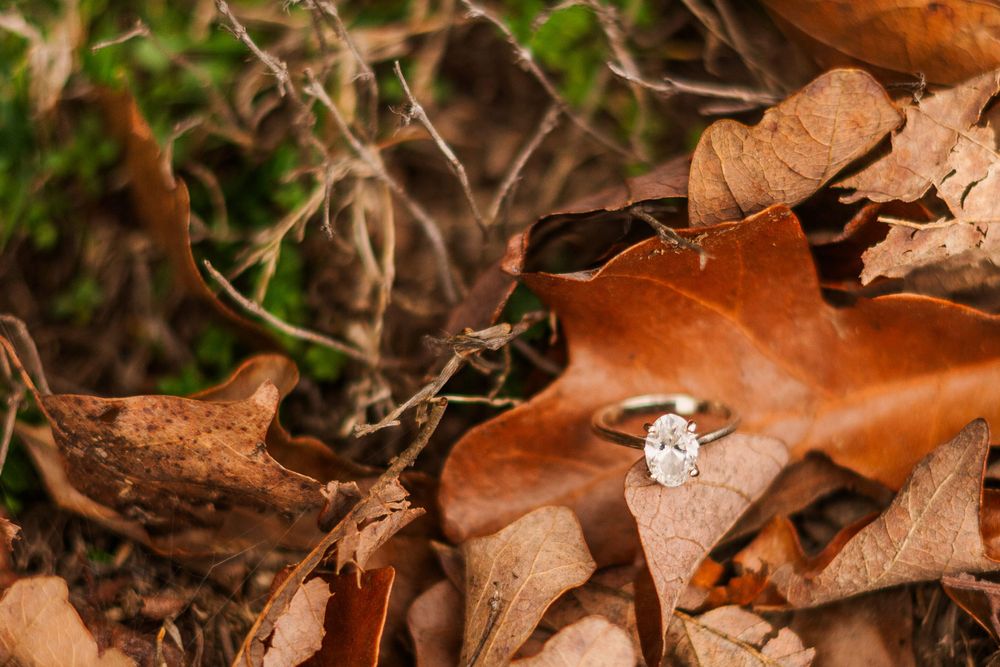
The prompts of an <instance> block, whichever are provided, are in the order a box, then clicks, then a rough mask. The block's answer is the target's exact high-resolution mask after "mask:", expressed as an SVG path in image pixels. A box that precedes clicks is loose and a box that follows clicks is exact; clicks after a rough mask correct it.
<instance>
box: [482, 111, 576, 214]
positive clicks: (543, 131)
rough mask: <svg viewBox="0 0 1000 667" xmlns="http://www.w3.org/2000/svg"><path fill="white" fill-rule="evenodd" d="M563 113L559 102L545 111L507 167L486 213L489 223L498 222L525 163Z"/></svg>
mask: <svg viewBox="0 0 1000 667" xmlns="http://www.w3.org/2000/svg"><path fill="white" fill-rule="evenodd" d="M562 113H563V110H562V108H561V107H560V106H559V105H558V104H553V105H552V106H550V107H549V110H548V111H546V112H545V116H544V117H543V118H542V122H541V123H539V125H538V128H537V129H536V130H535V132H534V134H532V135H531V138H530V139H529V140H528V143H526V144H525V145H524V147H523V148H521V150H520V151H518V153H517V155H516V156H515V157H514V161H513V162H511V165H510V168H508V169H507V174H506V175H505V176H504V177H503V181H502V182H501V183H500V187H499V188H497V192H496V194H495V195H494V196H493V201H492V202H490V208H489V211H488V212H487V214H486V215H487V216H488V217H487V224H488V225H490V226H492V225H493V224H495V223H496V221H497V218H498V217H499V216H500V207H501V206H503V202H504V200H505V199H506V198H507V195H509V194H510V191H511V189H512V188H513V187H514V184H515V183H516V182H517V179H518V178H520V176H521V171H522V170H523V169H524V165H526V164H527V163H528V160H530V159H531V156H532V155H533V154H534V153H535V151H536V150H538V147H539V146H540V145H541V144H542V141H544V140H545V137H547V136H548V135H549V133H550V132H551V131H552V130H554V129H555V127H556V124H557V123H558V122H559V116H561V115H562Z"/></svg>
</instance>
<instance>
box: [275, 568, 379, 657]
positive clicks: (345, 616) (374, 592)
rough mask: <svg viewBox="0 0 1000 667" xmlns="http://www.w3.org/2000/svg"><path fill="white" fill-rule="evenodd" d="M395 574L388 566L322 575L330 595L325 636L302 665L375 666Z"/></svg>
mask: <svg viewBox="0 0 1000 667" xmlns="http://www.w3.org/2000/svg"><path fill="white" fill-rule="evenodd" d="M395 576H396V573H395V571H394V570H393V569H392V568H391V567H383V568H379V569H377V570H368V571H367V572H344V573H341V574H338V575H324V577H323V578H324V580H325V581H326V582H327V583H329V585H330V591H331V593H332V594H333V595H332V597H331V598H330V604H329V606H328V607H327V610H326V635H325V636H324V637H323V646H322V648H320V650H319V652H318V653H316V654H315V655H313V656H312V657H311V658H310V659H309V660H307V661H306V662H305V663H302V664H303V665H304V666H305V667H321V666H324V665H351V666H352V667H355V666H356V667H375V666H376V665H377V664H378V656H379V646H380V644H381V640H382V629H383V628H384V627H385V618H386V611H387V610H388V608H389V594H390V593H391V592H392V582H393V580H394V579H395ZM275 630H277V628H275Z"/></svg>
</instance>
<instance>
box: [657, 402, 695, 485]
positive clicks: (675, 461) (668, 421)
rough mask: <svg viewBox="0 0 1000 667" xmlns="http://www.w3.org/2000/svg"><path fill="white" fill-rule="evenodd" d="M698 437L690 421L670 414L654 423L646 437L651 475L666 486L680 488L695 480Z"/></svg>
mask: <svg viewBox="0 0 1000 667" xmlns="http://www.w3.org/2000/svg"><path fill="white" fill-rule="evenodd" d="M698 446H699V445H698V436H697V435H695V434H694V433H693V432H692V431H690V430H688V421H687V420H686V419H684V418H683V417H681V416H680V415H675V414H666V415H663V416H662V417H660V418H659V419H657V420H656V421H655V422H653V425H652V426H650V427H649V432H648V433H647V434H646V447H645V450H644V451H645V452H646V466H647V467H648V468H649V475H650V477H652V478H653V479H654V480H656V481H657V482H659V483H660V484H662V485H664V486H680V485H681V484H683V483H684V482H686V481H688V480H689V479H690V478H691V476H692V475H691V473H692V472H693V471H694V470H695V469H696V468H695V464H696V463H697V461H698Z"/></svg>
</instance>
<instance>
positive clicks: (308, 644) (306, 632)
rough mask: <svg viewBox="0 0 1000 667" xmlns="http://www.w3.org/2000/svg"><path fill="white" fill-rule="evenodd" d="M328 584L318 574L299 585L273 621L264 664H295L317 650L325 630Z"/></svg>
mask: <svg viewBox="0 0 1000 667" xmlns="http://www.w3.org/2000/svg"><path fill="white" fill-rule="evenodd" d="M331 595H332V593H331V592H330V586H329V585H328V584H327V583H326V582H325V581H323V580H322V579H320V578H316V579H310V580H309V581H307V582H306V583H304V584H302V585H301V586H299V590H298V591H296V592H295V595H294V596H293V597H292V601H291V603H289V605H288V609H286V610H285V613H283V614H282V615H281V616H279V617H278V620H277V621H276V622H275V624H274V634H273V635H271V646H270V648H268V650H267V653H265V654H264V667H295V665H300V664H302V663H303V662H305V661H306V660H307V659H308V658H310V657H311V656H312V655H313V654H315V653H316V652H317V651H319V649H320V647H321V646H322V645H323V636H324V635H325V634H326V628H325V620H326V605H327V603H328V602H329V601H330V596H331Z"/></svg>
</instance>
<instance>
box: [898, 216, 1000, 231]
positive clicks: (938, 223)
mask: <svg viewBox="0 0 1000 667" xmlns="http://www.w3.org/2000/svg"><path fill="white" fill-rule="evenodd" d="M878 221H879V222H884V223H885V224H887V225H895V226H897V227H907V228H908V229H941V228H943V227H954V226H955V225H976V224H987V225H988V224H993V223H997V222H1000V218H984V219H976V220H962V219H960V218H938V219H937V220H932V221H930V222H921V221H919V220H907V219H906V218H897V217H895V216H891V215H880V216H879V217H878Z"/></svg>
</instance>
